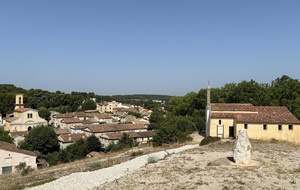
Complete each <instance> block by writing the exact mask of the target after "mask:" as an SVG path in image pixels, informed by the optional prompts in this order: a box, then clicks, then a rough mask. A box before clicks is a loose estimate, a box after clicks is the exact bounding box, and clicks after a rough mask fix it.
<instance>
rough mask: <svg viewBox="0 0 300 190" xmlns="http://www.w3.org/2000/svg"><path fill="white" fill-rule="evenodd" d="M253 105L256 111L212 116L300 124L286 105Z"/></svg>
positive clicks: (258, 121) (239, 121)
mask: <svg viewBox="0 0 300 190" xmlns="http://www.w3.org/2000/svg"><path fill="white" fill-rule="evenodd" d="M253 107H254V109H255V110H256V113H212V115H211V118H230V119H235V120H236V122H237V123H262V124H263V123H265V124H269V123H270V124H300V121H299V120H298V119H297V118H296V117H295V116H294V115H293V114H292V113H291V112H290V111H289V110H288V109H287V108H286V107H276V106H253ZM223 111H227V110H223Z"/></svg>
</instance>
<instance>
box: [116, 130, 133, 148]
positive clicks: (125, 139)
mask: <svg viewBox="0 0 300 190" xmlns="http://www.w3.org/2000/svg"><path fill="white" fill-rule="evenodd" d="M119 144H121V145H122V146H123V147H124V148H131V147H133V138H131V137H130V136H129V134H127V133H124V134H123V135H122V137H121V140H120V141H119Z"/></svg>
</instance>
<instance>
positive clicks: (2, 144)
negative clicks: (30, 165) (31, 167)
mask: <svg viewBox="0 0 300 190" xmlns="http://www.w3.org/2000/svg"><path fill="white" fill-rule="evenodd" d="M0 149H2V150H6V151H11V152H17V153H21V154H26V155H29V156H36V155H35V154H34V152H32V151H29V150H23V149H19V148H17V147H16V145H14V144H11V143H7V142H3V141H0Z"/></svg>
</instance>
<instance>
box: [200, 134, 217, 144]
mask: <svg viewBox="0 0 300 190" xmlns="http://www.w3.org/2000/svg"><path fill="white" fill-rule="evenodd" d="M219 140H220V137H211V136H208V137H205V138H204V139H203V140H202V141H201V142H200V146H203V145H206V144H210V143H213V142H217V141H219Z"/></svg>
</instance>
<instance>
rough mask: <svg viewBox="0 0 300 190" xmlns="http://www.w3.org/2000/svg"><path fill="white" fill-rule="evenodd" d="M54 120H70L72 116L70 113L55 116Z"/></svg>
mask: <svg viewBox="0 0 300 190" xmlns="http://www.w3.org/2000/svg"><path fill="white" fill-rule="evenodd" d="M54 117H55V118H72V117H73V114H72V113H65V114H55V115H54Z"/></svg>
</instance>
